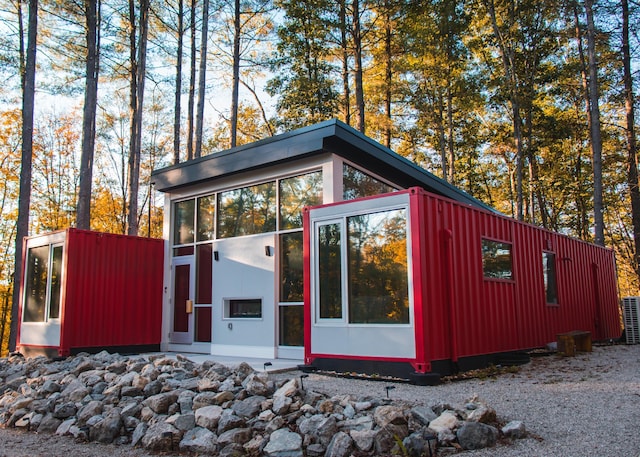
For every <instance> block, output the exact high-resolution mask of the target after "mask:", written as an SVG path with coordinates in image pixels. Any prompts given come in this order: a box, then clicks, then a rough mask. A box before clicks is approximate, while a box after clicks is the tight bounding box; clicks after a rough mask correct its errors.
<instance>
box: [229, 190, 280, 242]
mask: <svg viewBox="0 0 640 457" xmlns="http://www.w3.org/2000/svg"><path fill="white" fill-rule="evenodd" d="M275 187H276V184H275V182H274V181H272V182H268V183H264V184H258V185H255V186H249V187H243V188H241V189H234V190H229V191H226V192H221V193H219V194H218V236H217V237H218V238H230V237H234V236H242V235H252V234H256V233H266V232H273V231H275V229H276V192H275Z"/></svg>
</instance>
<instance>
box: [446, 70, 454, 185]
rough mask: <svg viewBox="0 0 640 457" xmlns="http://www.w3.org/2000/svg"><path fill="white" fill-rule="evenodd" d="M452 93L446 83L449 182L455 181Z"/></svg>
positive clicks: (449, 85)
mask: <svg viewBox="0 0 640 457" xmlns="http://www.w3.org/2000/svg"><path fill="white" fill-rule="evenodd" d="M453 129H454V125H453V94H452V93H451V83H449V84H447V149H448V153H449V179H447V181H449V183H450V184H453V185H455V183H456V175H455V172H456V150H455V143H454V141H453V136H454V135H453Z"/></svg>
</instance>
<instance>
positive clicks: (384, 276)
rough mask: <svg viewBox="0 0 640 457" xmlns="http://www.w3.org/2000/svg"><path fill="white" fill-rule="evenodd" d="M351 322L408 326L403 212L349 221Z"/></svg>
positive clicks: (395, 211)
mask: <svg viewBox="0 0 640 457" xmlns="http://www.w3.org/2000/svg"><path fill="white" fill-rule="evenodd" d="M347 229H348V245H349V251H348V265H349V270H348V280H347V281H348V282H347V288H348V291H349V322H350V323H352V324H408V323H409V284H408V268H407V217H406V211H405V210H404V209H398V210H392V211H384V212H379V213H371V214H362V215H359V216H352V217H349V218H347Z"/></svg>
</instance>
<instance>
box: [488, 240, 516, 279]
mask: <svg viewBox="0 0 640 457" xmlns="http://www.w3.org/2000/svg"><path fill="white" fill-rule="evenodd" d="M482 270H483V271H484V277H485V278H489V279H507V280H513V264H512V260H511V243H505V242H502V241H493V240H485V239H483V240H482Z"/></svg>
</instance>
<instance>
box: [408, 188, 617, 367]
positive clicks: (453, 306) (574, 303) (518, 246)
mask: <svg viewBox="0 0 640 457" xmlns="http://www.w3.org/2000/svg"><path fill="white" fill-rule="evenodd" d="M419 194H420V197H421V198H420V199H419V200H421V203H420V204H421V205H422V206H423V209H422V214H423V217H424V222H423V226H424V228H425V229H424V236H425V237H426V239H425V240H423V241H422V242H421V243H420V246H421V247H420V249H422V251H423V252H421V253H419V254H415V253H414V258H420V259H421V260H420V261H421V262H423V264H424V265H425V270H426V272H427V274H426V278H425V281H424V283H423V284H422V287H423V291H422V294H421V296H422V297H423V301H424V302H423V303H422V304H421V306H423V307H425V308H426V309H425V310H424V316H425V322H424V329H423V334H424V340H425V341H424V343H425V345H426V346H427V349H426V351H425V352H426V353H427V354H428V355H429V356H430V357H431V361H434V360H444V359H451V360H453V361H457V360H458V358H461V357H469V356H475V355H482V354H491V353H498V352H507V351H514V350H522V349H530V348H535V347H541V346H543V345H545V344H546V343H548V342H551V341H555V339H556V335H557V333H561V332H567V331H572V330H587V331H590V332H592V335H593V337H594V339H606V338H617V337H619V335H620V330H621V329H620V323H619V307H618V296H617V286H616V276H615V265H614V254H613V252H612V251H611V250H609V249H605V248H601V247H598V246H595V245H592V244H588V243H584V242H582V241H579V240H576V239H572V238H569V237H566V236H563V235H559V234H556V233H553V232H549V231H547V230H544V229H541V228H539V227H535V226H532V225H528V224H524V223H521V222H518V221H516V220H514V219H511V218H508V217H504V216H500V215H498V214H494V213H490V212H487V211H483V210H479V209H476V208H472V207H469V206H466V205H462V204H459V203H457V202H453V201H450V200H447V199H444V198H441V197H439V196H436V195H431V194H428V193H426V192H419ZM419 200H418V201H419ZM414 201H416V200H414ZM414 237H415V234H414ZM483 238H488V239H492V240H497V241H504V242H508V243H511V244H512V261H513V280H512V281H507V280H491V279H486V278H484V273H483V268H482V239H483ZM543 251H548V252H553V253H555V254H556V269H557V282H558V302H559V303H558V305H549V304H547V303H546V296H545V292H544V279H543V269H542V252H543ZM416 306H420V304H416Z"/></svg>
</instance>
